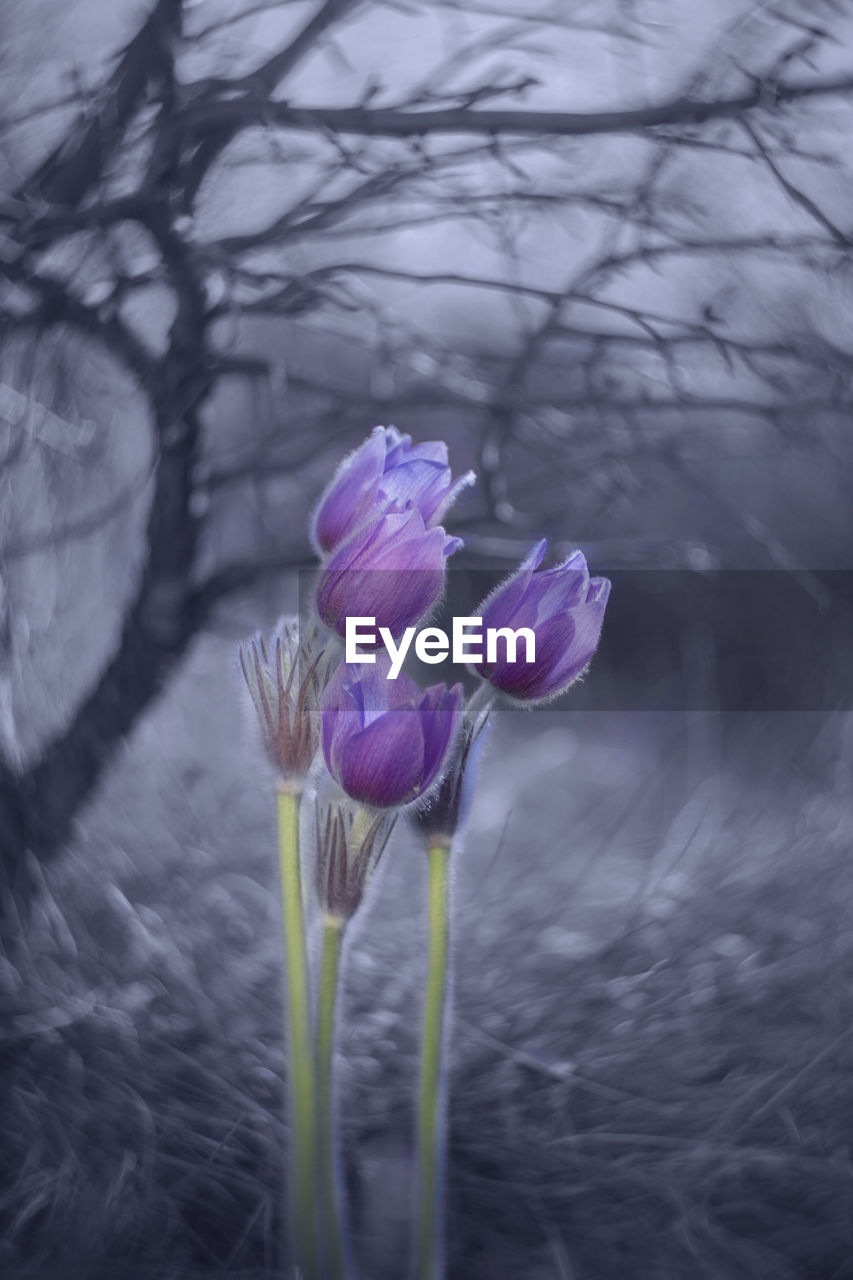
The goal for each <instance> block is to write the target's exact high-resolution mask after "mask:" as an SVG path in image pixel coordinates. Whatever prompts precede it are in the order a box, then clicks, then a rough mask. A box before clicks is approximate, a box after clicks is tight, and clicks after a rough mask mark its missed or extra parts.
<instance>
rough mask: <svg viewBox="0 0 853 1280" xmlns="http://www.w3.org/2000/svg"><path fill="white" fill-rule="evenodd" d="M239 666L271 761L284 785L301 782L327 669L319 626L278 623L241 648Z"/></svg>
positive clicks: (315, 741) (315, 738) (314, 743)
mask: <svg viewBox="0 0 853 1280" xmlns="http://www.w3.org/2000/svg"><path fill="white" fill-rule="evenodd" d="M240 667H241V669H242V672H243V678H244V679H245V681H246V685H247V687H248V690H249V693H250V695H251V698H252V702H253V704H254V707H255V711H256V712H257V716H258V723H259V725H260V729H261V738H262V741H263V745H264V750H265V752H266V754H267V757H268V759H269V761H270V763H271V764H272V765H273V766H274V767H275V768H276V770H277V771H278V773H279V775H280V777H281V778H282V779H283V780H284V781H285V782H289V783H293V782H295V781H297V780H299V779H301V778H304V777H305V775H306V774H307V772H308V770H309V768H310V766H311V761H312V760H313V758H314V754H315V752H316V750H317V747H318V745H319V740H320V716H319V701H320V693H321V691H322V687H323V683H324V675H325V672H326V671H327V670H328V664H327V661H326V651H325V647H324V641H323V636H322V635H321V631H320V628H319V627H318V626H317V624H316V623H314V624H313V625H311V624H308V625H300V623H299V621H298V619H295V618H293V619H282V621H281V622H279V624H278V626H277V628H276V630H275V631H274V632H273V633H272V635H270V636H262V635H257V636H255V637H254V638H253V639H252V640H247V641H246V642H245V644H242V645H241V646H240Z"/></svg>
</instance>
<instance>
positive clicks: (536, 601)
mask: <svg viewBox="0 0 853 1280" xmlns="http://www.w3.org/2000/svg"><path fill="white" fill-rule="evenodd" d="M547 545H548V544H547V542H546V541H545V540H544V539H543V541H542V542H539V543H537V545H536V546H535V547H534V548H533V550H532V551H531V552H530V554H529V555H528V556H527V558H526V559H525V560H524V561H522V563H521V564H520V565H519V567H518V569H517V570H516V572H515V573H514V574H513V575H512V577H510V578H508V579H507V581H506V582H504V583H503V584H502V585H501V586H499V587H498V588H497V589H496V590H495V591H493V592H492V594H491V595H490V596H488V597H487V598H486V600H484V602H483V604H482V605H481V606H480V609H479V610H478V612H479V613H480V615H481V616H482V619H483V626H484V628H488V627H494V628H498V627H510V628H512V629H513V630H517V629H518V628H520V627H529V628H530V629H531V630H532V631H533V632H534V634H535V636H536V658H535V661H533V662H525V661H517V662H509V661H508V660H507V654H506V649H505V648H504V647H503V646H499V647H498V660H497V661H496V662H493V663H491V664H486V663H480V664H478V665H477V667H476V669H477V671H478V672H479V674H480V675H482V676H483V677H484V678H485V679H487V680H488V681H490V683H491V684H492V685H493V686H494V687H495V688H496V689H500V690H501V691H502V692H503V693H506V694H509V695H510V697H513V698H518V699H520V700H521V701H524V702H539V701H541V700H542V699H546V698H552V697H555V696H556V695H557V694H559V693H563V692H564V691H565V690H566V689H568V687H569V685H571V684H572V683H574V681H575V680H576V679H577V678H578V677H579V676H580V675H581V674H582V673H583V671H584V669H585V668H586V667H587V665H588V664H589V662H590V660H591V658H592V655H593V654H594V653H595V650H596V648H597V646H598V641H599V637H600V636H601V627H602V623H603V621H604V611H605V608H606V606H607V599H608V596H609V595H610V583H609V582H608V580H607V579H606V578H590V576H589V570H588V568H587V563H586V560H585V558H584V556H583V553H582V552H580V551H575V552H574V553H573V554H572V555H571V556H569V558H568V560H565V561H564V562H563V563H562V564H559V565H557V566H556V567H555V568H553V569H543V570H541V571H540V572H538V573H537V572H536V570H537V569H539V566H540V564H541V563H542V560H543V558H544V556H545V551H546V548H547ZM522 649H523V646H522Z"/></svg>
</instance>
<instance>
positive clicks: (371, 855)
mask: <svg viewBox="0 0 853 1280" xmlns="http://www.w3.org/2000/svg"><path fill="white" fill-rule="evenodd" d="M333 786H334V784H332V783H330V788H331V787H333ZM396 821H397V814H396V811H395V810H393V809H367V808H365V807H364V805H361V804H356V803H355V802H354V801H352V800H350V799H349V798H348V797H347V796H341V794H340V791H338V793H337V795H336V796H335V795H332V794H324V793H321V795H320V796H319V797H318V798H317V800H316V801H315V830H316V839H317V856H316V859H315V864H314V866H315V876H316V886H317V898H318V901H319V903H320V906H321V908H322V910H323V912H324V913H325V914H326V915H327V916H332V917H334V918H335V919H337V920H350V919H352V917H353V916H354V915H355V913H356V911H357V910H358V908H359V907H360V905H361V901H362V898H363V897H364V892H365V889H366V888H367V886H368V884H369V882H370V879H371V876H372V875H373V873H374V871H375V870H376V868H377V866H378V864H379V859H380V858H381V857H382V854H383V852H384V850H385V846H386V845H387V843H388V838H389V836H390V835H391V832H392V830H393V829H394V823H395V822H396Z"/></svg>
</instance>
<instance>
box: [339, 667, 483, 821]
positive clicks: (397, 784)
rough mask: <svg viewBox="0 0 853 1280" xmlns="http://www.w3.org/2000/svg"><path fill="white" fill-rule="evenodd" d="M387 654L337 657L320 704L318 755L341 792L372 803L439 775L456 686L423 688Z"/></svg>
mask: <svg viewBox="0 0 853 1280" xmlns="http://www.w3.org/2000/svg"><path fill="white" fill-rule="evenodd" d="M389 666H390V662H389V661H388V660H387V658H386V657H385V656H384V655H377V659H376V662H375V663H364V664H358V665H348V664H347V663H341V665H340V666H339V667H338V669H337V671H336V672H335V674H334V675H333V676H332V678H331V680H330V681H329V683H328V685H327V686H326V690H325V692H324V694H323V699H322V702H321V706H320V715H321V720H322V743H323V755H324V757H325V760H326V765H327V767H328V770H329V772H330V773H331V775H332V777H333V778H335V780H336V781H337V782H338V783H340V785H341V786H342V787H343V789H344V791H346V793H347V795H349V796H351V797H352V799H353V800H358V801H360V802H361V803H362V804H366V805H373V806H375V807H376V808H380V809H390V808H395V807H398V806H400V805H405V804H409V803H410V802H411V801H412V800H417V799H418V797H420V796H422V795H423V794H424V792H425V791H427V790H428V789H429V788H430V786H431V785H432V783H433V782H434V781H435V779H436V778H437V777H438V775H439V771H440V770H441V767H442V765H443V764H444V762H445V759H446V756H447V753H448V749H449V747H450V745H451V742H452V741H453V738H454V734H455V732H456V726H457V721H458V719H459V707H460V704H461V701H462V686H461V685H460V684H456V685H454V686H453V688H452V689H448V688H447V686H446V685H443V684H436V685H433V686H432V687H431V688H429V689H427V690H426V691H425V692H424V691H422V690H421V689H419V688H418V686H417V685H416V684H415V682H414V681H413V680H410V679H409V677H408V676H406V675H399V676H398V677H397V679H396V680H389V679H388V669H389Z"/></svg>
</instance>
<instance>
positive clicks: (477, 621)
mask: <svg viewBox="0 0 853 1280" xmlns="http://www.w3.org/2000/svg"><path fill="white" fill-rule="evenodd" d="M482 626H483V619H482V618H454V619H453V661H454V662H482V661H483V651H482V649H480V652H479V653H469V652H468V645H471V644H482V635H476V636H469V635H466V634H465V633H466V631H467V630H468V628H469V627H476V628H477V630H478V632H481V631H482Z"/></svg>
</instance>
